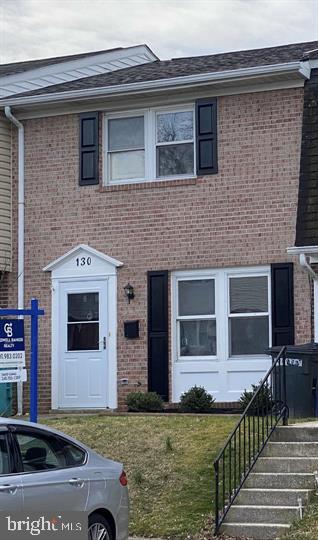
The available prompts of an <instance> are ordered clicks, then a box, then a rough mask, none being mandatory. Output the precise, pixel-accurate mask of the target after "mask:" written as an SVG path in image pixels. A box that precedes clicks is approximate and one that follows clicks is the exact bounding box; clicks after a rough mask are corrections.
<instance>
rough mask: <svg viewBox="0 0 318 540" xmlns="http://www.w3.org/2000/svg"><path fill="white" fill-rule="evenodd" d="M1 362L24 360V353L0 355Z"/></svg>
mask: <svg viewBox="0 0 318 540" xmlns="http://www.w3.org/2000/svg"><path fill="white" fill-rule="evenodd" d="M0 360H24V352H15V353H0Z"/></svg>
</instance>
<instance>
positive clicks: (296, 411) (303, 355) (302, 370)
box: [267, 343, 318, 418]
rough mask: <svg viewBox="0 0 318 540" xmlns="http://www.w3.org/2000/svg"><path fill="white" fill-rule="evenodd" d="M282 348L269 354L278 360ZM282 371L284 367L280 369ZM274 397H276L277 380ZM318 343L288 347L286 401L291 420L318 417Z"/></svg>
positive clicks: (273, 348) (274, 349)
mask: <svg viewBox="0 0 318 540" xmlns="http://www.w3.org/2000/svg"><path fill="white" fill-rule="evenodd" d="M280 350H281V347H272V348H270V349H268V350H267V353H268V354H270V355H271V356H272V358H273V359H275V358H276V356H277V355H278V353H279V351H280ZM280 369H282V366H281V367H280ZM273 382H274V389H273V392H274V395H275V392H276V390H275V380H274V381H273ZM317 383H318V343H305V344H304V345H288V346H287V347H286V400H287V405H288V408H289V416H290V417H291V418H309V417H314V416H318V399H317V397H318V389H317V387H318V384H317Z"/></svg>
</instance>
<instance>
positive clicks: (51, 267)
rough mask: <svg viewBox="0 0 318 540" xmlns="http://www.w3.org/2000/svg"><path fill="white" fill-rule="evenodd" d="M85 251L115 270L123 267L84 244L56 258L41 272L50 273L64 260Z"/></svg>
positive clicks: (118, 262)
mask: <svg viewBox="0 0 318 540" xmlns="http://www.w3.org/2000/svg"><path fill="white" fill-rule="evenodd" d="M82 250H83V251H86V252H87V253H90V254H91V255H95V256H96V257H98V258H99V259H102V260H104V261H106V262H108V263H109V264H112V265H113V266H115V267H116V268H118V267H120V266H123V264H124V263H122V262H121V261H118V260H117V259H114V258H113V257H109V255H105V253H102V252H101V251H98V250H97V249H94V248H92V247H90V246H87V245H86V244H79V245H78V246H76V247H74V248H73V249H71V250H70V251H68V252H67V253H64V255H62V256H61V257H58V259H55V261H53V262H51V263H50V264H48V265H47V266H45V267H44V268H43V272H51V271H52V270H54V269H55V268H56V267H58V266H59V265H60V264H61V263H63V261H64V260H65V259H67V258H68V257H69V256H70V255H74V254H75V253H76V252H79V251H82Z"/></svg>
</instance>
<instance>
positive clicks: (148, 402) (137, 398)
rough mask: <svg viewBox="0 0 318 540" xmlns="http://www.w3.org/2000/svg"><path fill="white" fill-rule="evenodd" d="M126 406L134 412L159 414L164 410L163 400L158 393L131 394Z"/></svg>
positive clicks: (128, 396) (127, 398)
mask: <svg viewBox="0 0 318 540" xmlns="http://www.w3.org/2000/svg"><path fill="white" fill-rule="evenodd" d="M126 405H127V407H128V410H129V411H133V412H158V411H162V409H163V400H162V399H161V397H160V396H159V395H158V394H156V392H130V394H128V395H127V397H126Z"/></svg>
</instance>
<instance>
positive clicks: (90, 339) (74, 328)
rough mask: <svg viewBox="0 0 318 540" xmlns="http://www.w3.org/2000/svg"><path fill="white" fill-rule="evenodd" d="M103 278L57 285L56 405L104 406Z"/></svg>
mask: <svg viewBox="0 0 318 540" xmlns="http://www.w3.org/2000/svg"><path fill="white" fill-rule="evenodd" d="M107 311H108V310H107V280H96V281H95V280H83V281H75V282H64V283H63V282H62V283H60V288H59V336H58V340H59V351H58V357H59V369H58V376H59V406H60V407H61V408H71V409H76V408H78V409H90V408H91V409H100V408H106V407H107V406H108V395H107V393H108V392H107V388H108V381H107V376H108V366H107V360H108V359H107V337H108V320H107Z"/></svg>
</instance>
